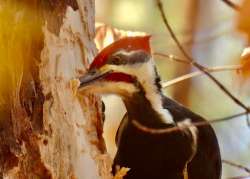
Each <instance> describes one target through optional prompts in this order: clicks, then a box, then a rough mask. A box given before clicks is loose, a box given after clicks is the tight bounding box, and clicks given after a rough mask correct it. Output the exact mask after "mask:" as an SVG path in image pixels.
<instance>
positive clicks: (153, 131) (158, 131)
mask: <svg viewBox="0 0 250 179" xmlns="http://www.w3.org/2000/svg"><path fill="white" fill-rule="evenodd" d="M246 114H247V113H246V112H242V113H238V114H234V115H232V116H228V117H224V118H218V119H212V120H208V121H201V122H192V123H191V124H189V125H186V126H185V127H183V126H182V127H178V126H175V127H171V128H161V129H158V128H151V127H147V126H145V125H143V124H141V123H140V122H138V121H136V120H132V123H133V125H134V126H136V127H137V128H138V129H140V130H141V131H143V132H147V133H151V134H165V133H170V132H176V131H181V130H183V129H188V128H189V127H192V126H206V125H210V124H212V123H219V122H225V121H229V120H232V119H235V118H237V117H240V116H243V115H246Z"/></svg>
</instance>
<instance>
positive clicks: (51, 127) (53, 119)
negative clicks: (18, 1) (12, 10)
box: [0, 0, 112, 179]
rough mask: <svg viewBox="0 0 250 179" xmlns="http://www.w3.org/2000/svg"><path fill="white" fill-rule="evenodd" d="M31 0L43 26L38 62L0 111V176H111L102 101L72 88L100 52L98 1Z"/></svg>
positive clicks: (36, 54) (37, 44) (28, 67)
mask: <svg viewBox="0 0 250 179" xmlns="http://www.w3.org/2000/svg"><path fill="white" fill-rule="evenodd" d="M29 2H30V1H29ZM22 3H24V4H25V3H26V2H25V1H23V2H22ZM27 3H28V2H27ZM28 5H29V6H30V7H32V8H34V9H35V10H36V11H37V14H39V16H41V17H42V20H41V22H46V23H41V26H40V28H41V29H40V30H39V29H38V31H41V36H40V37H39V39H34V42H32V43H31V44H32V47H34V51H36V52H34V56H33V58H32V60H34V61H28V62H29V63H28V62H26V66H25V68H26V69H25V70H24V71H23V73H24V74H23V78H22V82H21V86H20V89H19V90H17V91H16V92H15V93H14V95H11V97H10V102H9V106H6V108H5V109H1V108H0V109H1V111H0V178H25V179H26V178H31V179H34V178H43V179H46V178H60V179H63V178H79V179H84V178H86V179H98V178H105V179H106V178H112V176H111V174H110V170H111V159H110V157H109V156H108V155H107V153H106V148H105V143H104V140H103V138H102V125H103V124H102V111H101V102H100V99H99V98H98V97H96V96H85V95H83V94H81V95H80V94H77V93H76V91H75V87H74V85H73V86H72V84H73V83H72V80H73V79H74V78H77V77H79V76H80V75H83V74H84V73H85V69H86V67H87V65H88V62H89V61H90V60H92V59H93V57H94V56H95V54H96V51H97V50H96V48H95V44H94V41H93V39H94V1H92V0H77V1H74V0H56V1H52V0H46V1H43V2H42V3H41V2H40V1H36V0H34V1H32V2H31V3H29V4H28ZM78 6H79V7H80V8H78ZM43 24H45V25H43ZM35 40H36V41H35Z"/></svg>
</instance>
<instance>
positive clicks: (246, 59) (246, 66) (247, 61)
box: [237, 47, 250, 82]
mask: <svg viewBox="0 0 250 179" xmlns="http://www.w3.org/2000/svg"><path fill="white" fill-rule="evenodd" d="M240 64H241V66H242V67H241V69H240V70H238V71H237V72H238V75H239V77H240V81H241V82H245V81H246V80H248V79H250V47H247V48H245V49H244V50H243V53H242V55H241V58H240Z"/></svg>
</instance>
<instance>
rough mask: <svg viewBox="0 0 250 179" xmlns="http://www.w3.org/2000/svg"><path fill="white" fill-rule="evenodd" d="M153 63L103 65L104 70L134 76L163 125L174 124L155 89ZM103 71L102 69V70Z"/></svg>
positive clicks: (151, 61) (150, 61)
mask: <svg viewBox="0 0 250 179" xmlns="http://www.w3.org/2000/svg"><path fill="white" fill-rule="evenodd" d="M154 66H155V64H154V62H153V60H152V59H150V60H149V61H148V62H145V63H140V64H133V65H131V64H129V65H105V66H104V68H108V69H113V70H114V71H119V72H123V73H127V74H130V75H132V76H136V77H137V80H138V81H139V82H140V84H141V85H142V86H143V88H144V90H145V94H146V98H147V99H148V100H149V101H150V103H151V104H152V108H153V109H154V110H155V111H156V112H158V113H159V114H160V115H161V116H162V117H161V118H162V120H163V121H164V122H165V123H174V121H173V118H172V115H171V114H170V113H169V111H168V110H167V109H164V108H163V107H162V100H161V95H160V94H158V92H157V87H156V86H155V84H154V83H155V77H156V76H155V75H156V74H155V71H154ZM102 70H104V69H102Z"/></svg>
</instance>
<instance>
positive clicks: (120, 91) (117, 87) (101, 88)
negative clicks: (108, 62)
mask: <svg viewBox="0 0 250 179" xmlns="http://www.w3.org/2000/svg"><path fill="white" fill-rule="evenodd" d="M84 90H86V91H88V92H90V93H99V94H114V91H115V93H117V95H120V96H121V97H123V96H129V95H132V94H133V93H135V92H137V91H138V89H137V88H136V87H135V86H134V85H133V84H130V83H126V82H110V81H109V82H98V85H89V86H86V87H85V88H84Z"/></svg>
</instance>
